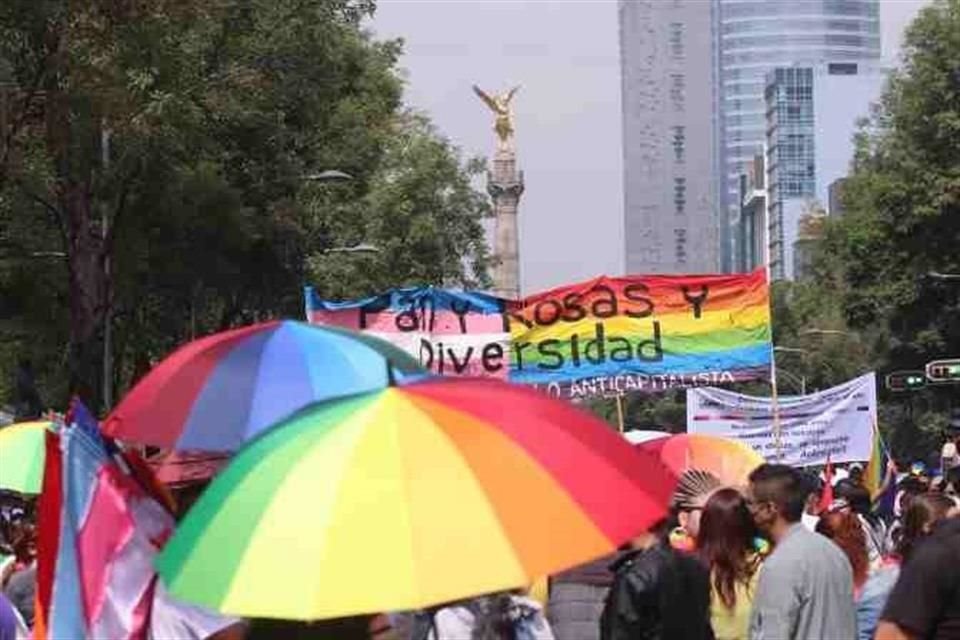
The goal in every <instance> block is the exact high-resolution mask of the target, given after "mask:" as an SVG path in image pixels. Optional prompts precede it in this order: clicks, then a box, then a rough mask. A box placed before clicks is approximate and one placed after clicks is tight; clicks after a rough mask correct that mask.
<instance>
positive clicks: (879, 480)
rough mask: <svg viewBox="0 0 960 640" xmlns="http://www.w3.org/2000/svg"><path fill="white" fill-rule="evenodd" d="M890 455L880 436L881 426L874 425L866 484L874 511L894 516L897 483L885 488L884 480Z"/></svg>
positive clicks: (865, 477) (866, 471) (866, 470)
mask: <svg viewBox="0 0 960 640" xmlns="http://www.w3.org/2000/svg"><path fill="white" fill-rule="evenodd" d="M889 460H890V456H889V455H888V454H887V448H886V447H885V446H884V444H883V438H882V437H881V436H880V428H879V427H878V426H877V425H876V424H874V425H873V448H872V450H871V452H870V461H869V462H868V463H867V468H866V469H865V471H864V484H865V485H866V487H867V489H868V490H869V491H870V497H871V498H872V499H873V505H874V511H876V512H877V513H880V514H883V515H887V516H892V515H893V507H894V501H895V498H896V493H897V487H896V483H893V482H891V483H890V485H889V486H887V487H886V489H884V487H883V481H884V479H885V477H886V474H887V464H888V462H889Z"/></svg>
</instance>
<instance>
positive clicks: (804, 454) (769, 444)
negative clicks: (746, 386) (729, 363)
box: [687, 373, 877, 466]
mask: <svg viewBox="0 0 960 640" xmlns="http://www.w3.org/2000/svg"><path fill="white" fill-rule="evenodd" d="M779 405H780V455H779V456H778V452H777V448H778V446H777V437H776V434H775V433H774V428H773V402H772V401H771V399H770V398H760V397H755V396H747V395H743V394H740V393H733V392H731V391H724V390H723V389H717V388H715V387H701V388H695V389H688V390H687V431H688V432H690V433H706V434H709V435H714V436H722V437H724V438H732V439H734V440H739V441H741V442H743V443H745V444H748V445H750V446H751V447H753V448H754V450H756V451H757V452H758V453H760V455H762V456H763V457H764V458H765V459H766V460H767V461H768V462H781V463H784V464H789V465H793V466H810V465H819V464H826V462H827V459H828V458H829V459H830V460H831V461H832V462H852V461H854V460H868V459H869V458H870V452H871V446H872V442H873V429H874V425H876V424H877V379H876V375H875V374H874V373H868V374H866V375H863V376H860V377H859V378H855V379H853V380H850V381H849V382H846V383H844V384H841V385H839V386H836V387H832V388H830V389H826V390H825V391H820V392H818V393H814V394H811V395H806V396H785V397H781V398H780V401H779Z"/></svg>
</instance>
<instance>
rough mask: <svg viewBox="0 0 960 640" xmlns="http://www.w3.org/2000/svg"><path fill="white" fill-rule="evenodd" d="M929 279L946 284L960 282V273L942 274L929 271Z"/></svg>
mask: <svg viewBox="0 0 960 640" xmlns="http://www.w3.org/2000/svg"><path fill="white" fill-rule="evenodd" d="M927 277H928V278H933V279H934V280H941V281H945V282H950V281H953V282H960V273H940V272H939V271H927Z"/></svg>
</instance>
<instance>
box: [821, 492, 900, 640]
mask: <svg viewBox="0 0 960 640" xmlns="http://www.w3.org/2000/svg"><path fill="white" fill-rule="evenodd" d="M817 533H819V534H821V535H823V536H826V537H827V538H830V540H832V541H833V543H834V544H836V545H837V546H838V547H840V549H841V550H842V551H843V553H844V554H845V555H846V556H847V559H848V560H849V561H850V567H851V568H852V569H853V594H854V599H855V600H856V603H857V635H858V638H859V640H870V639H871V638H873V632H874V631H876V628H877V622H878V621H879V619H880V613H881V612H882V611H883V606H884V605H885V604H886V602H887V597H888V596H889V595H890V591H891V590H893V585H895V584H896V582H897V576H898V574H899V568H898V567H897V565H896V564H891V563H887V562H884V561H874V562H873V564H871V562H870V555H869V552H868V550H867V537H866V534H865V533H864V530H863V526H862V525H861V524H860V520H859V518H857V516H856V514H855V513H853V512H851V511H850V510H849V509H847V508H845V505H843V506H842V507H840V508H831V509H830V510H829V511H827V512H826V513H824V514H823V515H821V516H820V521H819V522H818V523H817Z"/></svg>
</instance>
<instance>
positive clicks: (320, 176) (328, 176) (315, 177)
mask: <svg viewBox="0 0 960 640" xmlns="http://www.w3.org/2000/svg"><path fill="white" fill-rule="evenodd" d="M303 179H304V180H306V181H308V182H336V181H338V180H353V176H352V175H350V174H349V173H347V172H346V171H340V170H339V169H324V170H323V171H321V172H320V173H311V174H309V175H306V176H303Z"/></svg>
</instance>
